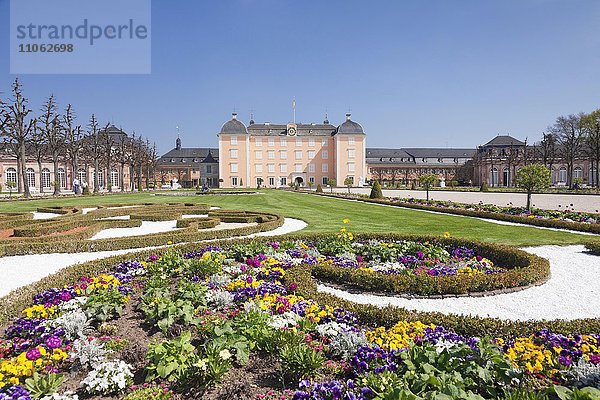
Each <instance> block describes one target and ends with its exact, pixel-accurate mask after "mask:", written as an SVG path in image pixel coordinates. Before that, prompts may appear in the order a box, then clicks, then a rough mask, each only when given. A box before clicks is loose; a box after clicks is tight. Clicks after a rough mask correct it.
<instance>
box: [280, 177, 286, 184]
mask: <svg viewBox="0 0 600 400" xmlns="http://www.w3.org/2000/svg"><path fill="white" fill-rule="evenodd" d="M280 181H281V186H285V185H287V178H286V177H285V176H282V177H281V178H280Z"/></svg>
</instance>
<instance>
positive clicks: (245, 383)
mask: <svg viewBox="0 0 600 400" xmlns="http://www.w3.org/2000/svg"><path fill="white" fill-rule="evenodd" d="M373 238H376V239H377V240H379V241H382V242H386V243H387V242H390V241H396V240H400V237H394V236H392V237H386V236H384V235H380V236H379V237H377V236H373V237H370V239H373ZM365 239H367V238H366V237H361V236H358V237H357V238H353V241H354V240H357V241H362V240H365ZM405 239H406V238H405ZM337 240H339V237H337V236H333V237H332V236H331V235H313V236H304V237H300V236H298V237H293V238H292V237H290V238H289V239H281V240H278V241H268V242H266V241H265V242H262V241H256V240H254V241H252V240H242V241H231V242H220V243H213V244H212V245H211V246H208V247H206V246H204V247H202V246H199V245H187V246H185V247H183V248H180V249H178V250H175V249H170V250H167V251H161V253H160V254H152V253H151V252H143V253H138V254H136V255H135V258H134V260H133V261H122V260H120V261H118V260H119V258H112V259H108V260H100V261H98V262H93V263H88V264H87V265H86V264H84V265H78V266H74V267H72V268H70V269H69V270H66V271H62V272H61V273H59V274H57V275H56V276H54V277H49V278H47V279H46V280H45V281H44V282H43V283H41V284H40V285H41V286H40V285H33V286H31V287H29V288H26V289H23V290H22V291H21V292H20V293H16V294H14V295H12V298H11V299H2V301H3V302H6V301H8V302H10V303H11V304H10V306H11V307H13V308H15V307H20V308H21V309H24V310H23V312H22V313H20V314H21V315H20V317H19V318H17V319H14V320H13V321H12V322H11V323H10V324H9V325H8V326H7V329H6V330H5V334H4V338H5V339H4V340H3V341H2V342H1V343H0V399H5V398H10V399H12V398H21V399H28V398H33V395H34V394H35V395H36V396H37V397H38V398H46V399H52V398H64V399H74V398H75V397H74V396H75V395H74V394H66V395H65V396H66V397H56V396H58V395H55V397H44V396H49V395H52V394H53V393H56V392H58V393H63V392H64V391H68V390H76V391H77V394H78V395H79V396H81V397H85V398H88V397H89V396H95V397H93V398H103V397H105V396H112V395H115V394H119V395H120V396H126V397H125V398H127V399H142V398H151V397H148V396H153V395H160V396H162V397H158V398H163V399H169V398H174V399H185V398H206V399H209V400H210V399H216V398H234V397H237V398H261V399H275V398H277V399H291V398H293V399H334V398H335V399H342V398H344V399H375V398H378V399H383V398H388V399H392V398H394V399H396V398H406V399H421V398H450V399H452V398H464V399H466V398H470V399H496V398H505V395H506V396H509V395H510V396H513V397H510V398H525V397H518V396H523V395H524V393H525V392H526V391H533V390H535V391H538V392H540V397H539V398H542V399H543V398H553V397H542V396H556V395H557V393H558V394H560V395H561V396H562V397H561V398H566V399H571V398H573V399H574V398H576V397H575V396H576V395H577V396H579V397H577V398H590V399H594V398H597V396H599V395H600V392H598V391H597V390H594V389H592V388H590V386H596V385H598V383H600V377H599V374H598V371H599V370H600V367H599V365H600V349H599V347H598V346H599V345H600V336H598V335H597V334H596V333H597V332H599V331H600V325H599V322H598V321H597V320H592V321H588V322H582V321H576V322H569V323H567V322H564V321H558V322H545V321H542V322H538V323H533V322H523V323H508V322H506V323H500V322H499V321H497V320H492V321H484V320H485V319H477V318H467V317H457V316H440V315H437V314H426V313H410V312H407V311H405V310H404V311H402V310H391V309H388V310H379V311H378V313H377V312H375V311H374V310H373V309H372V308H369V307H365V306H358V305H352V304H351V303H348V302H343V301H341V300H340V299H336V298H335V297H333V296H328V295H322V294H319V293H316V290H315V283H314V281H313V280H312V279H311V275H310V274H311V270H312V266H313V265H314V263H313V262H312V261H313V260H312V259H311V257H312V254H315V253H314V252H315V251H317V250H318V251H319V252H320V251H322V250H323V249H324V248H326V247H329V248H331V246H332V242H335V241H337ZM411 240H415V238H411ZM446 240H453V239H446ZM319 248H321V250H319ZM461 251H464V250H461ZM474 251H475V252H477V250H474ZM121 258H122V257H121ZM136 260H137V261H136ZM502 273H504V272H499V273H498V274H502ZM50 284H54V286H55V287H56V288H55V289H46V290H43V289H42V287H44V286H45V287H46V288H47V287H48V286H49V285H50ZM64 285H66V286H64ZM33 294H35V296H32V295H33ZM26 299H28V300H27V301H28V303H29V304H23V303H24V302H25V300H26ZM32 299H33V301H32ZM18 303H21V304H22V305H19V304H18ZM6 311H9V310H6ZM11 313H12V312H11ZM402 313H404V314H402ZM401 315H403V316H406V317H407V318H398V317H399V316H401ZM444 318H445V319H444ZM482 321H484V322H482ZM478 322H482V323H481V324H479V325H478ZM494 324H496V325H494ZM494 326H496V331H494ZM544 326H545V327H547V328H548V329H551V330H547V329H542V327H544ZM553 332H554V333H553ZM577 333H579V335H577ZM486 334H488V335H491V337H493V338H494V339H488V338H485V337H484V336H485V335H486ZM146 348H147V351H146ZM265 365H267V366H268V367H265ZM143 380H147V383H146V384H144V382H143ZM132 384H136V386H131V385H132ZM556 385H561V386H556ZM586 386H587V388H584V387H586ZM541 393H546V395H543V394H541ZM584 395H585V396H588V397H583V396H584ZM18 396H21V397H18ZM144 396H146V397H144ZM507 398H508V397H507Z"/></svg>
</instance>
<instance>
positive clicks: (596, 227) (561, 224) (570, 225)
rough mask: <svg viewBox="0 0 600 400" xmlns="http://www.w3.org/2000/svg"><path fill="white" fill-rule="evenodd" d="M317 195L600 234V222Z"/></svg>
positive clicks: (327, 194)
mask: <svg viewBox="0 0 600 400" xmlns="http://www.w3.org/2000/svg"><path fill="white" fill-rule="evenodd" d="M312 194H314V195H316V196H325V197H334V198H338V199H352V200H356V201H362V202H365V203H375V204H384V205H389V206H394V207H402V208H412V209H416V210H425V211H435V212H440V213H445V214H453V215H461V216H465V217H475V218H488V219H495V220H498V221H507V222H515V223H519V224H525V225H533V226H540V227H544V228H557V229H569V230H572V231H579V232H588V233H595V234H600V224H598V223H596V224H582V223H579V222H568V221H559V220H552V219H543V218H528V217H522V216H519V215H509V214H503V213H494V212H487V211H475V210H463V209H458V208H443V207H434V206H428V205H424V204H415V203H406V202H402V201H399V200H390V199H369V198H364V197H358V196H345V195H342V194H335V193H312Z"/></svg>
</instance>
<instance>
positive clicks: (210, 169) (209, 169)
mask: <svg viewBox="0 0 600 400" xmlns="http://www.w3.org/2000/svg"><path fill="white" fill-rule="evenodd" d="M206 173H207V174H212V165H207V166H206Z"/></svg>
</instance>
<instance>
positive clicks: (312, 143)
mask: <svg viewBox="0 0 600 400" xmlns="http://www.w3.org/2000/svg"><path fill="white" fill-rule="evenodd" d="M308 145H309V146H310V147H314V146H315V138H309V139H308Z"/></svg>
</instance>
